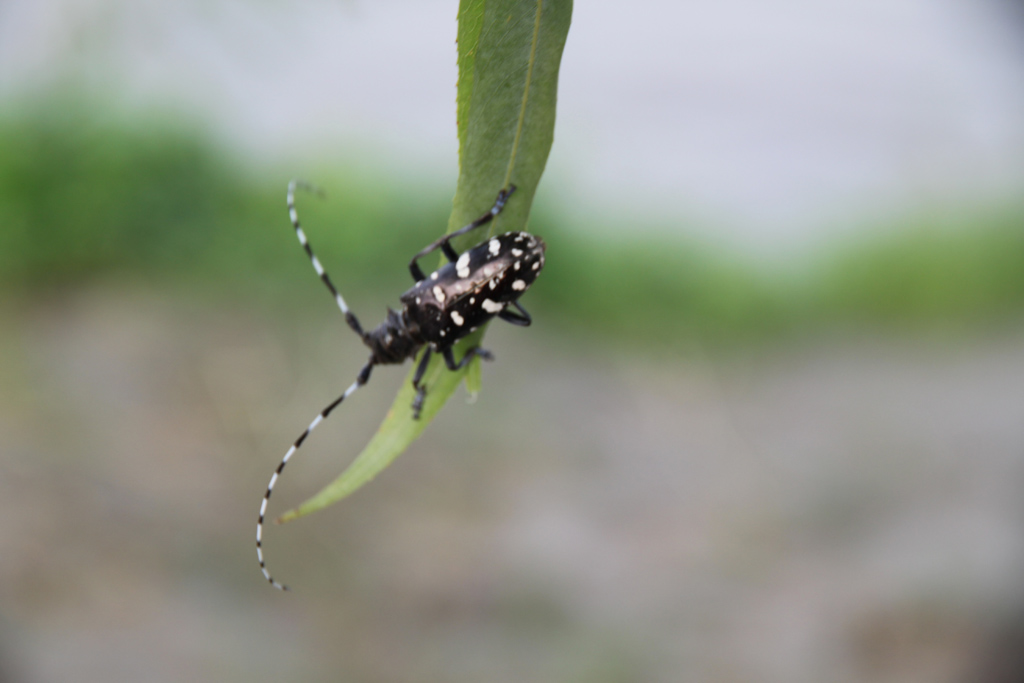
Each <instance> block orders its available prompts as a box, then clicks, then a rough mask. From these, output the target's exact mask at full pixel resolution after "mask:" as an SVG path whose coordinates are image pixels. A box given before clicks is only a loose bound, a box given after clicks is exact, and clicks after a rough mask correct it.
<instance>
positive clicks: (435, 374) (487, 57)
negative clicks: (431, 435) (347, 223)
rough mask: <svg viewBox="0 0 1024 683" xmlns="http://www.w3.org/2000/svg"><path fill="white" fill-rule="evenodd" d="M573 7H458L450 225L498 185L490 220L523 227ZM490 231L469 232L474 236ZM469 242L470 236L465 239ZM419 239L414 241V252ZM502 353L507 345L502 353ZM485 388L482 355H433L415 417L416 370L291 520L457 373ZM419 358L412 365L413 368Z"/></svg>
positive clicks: (392, 443)
mask: <svg viewBox="0 0 1024 683" xmlns="http://www.w3.org/2000/svg"><path fill="white" fill-rule="evenodd" d="M571 15H572V1H571V0H462V2H461V3H460V6H459V29H458V41H459V85H458V97H457V117H458V122H457V123H458V134H459V181H458V186H457V188H456V191H455V199H454V201H453V207H452V214H451V218H450V219H449V221H448V231H449V232H451V231H453V230H456V229H458V228H460V227H462V226H463V225H466V224H467V223H469V222H471V221H472V220H473V219H475V218H476V217H478V216H480V215H481V214H483V213H484V212H485V211H486V210H487V209H488V208H490V206H491V204H493V202H494V197H495V195H497V193H498V190H500V189H501V188H503V187H507V186H508V185H509V184H514V185H515V186H516V187H517V190H516V193H515V194H514V195H513V197H512V198H511V199H510V200H509V203H508V205H507V206H506V207H505V210H504V211H503V212H502V213H501V215H499V216H498V217H497V218H496V219H495V220H494V221H493V222H492V224H491V226H490V230H489V234H494V233H497V232H505V231H508V230H522V229H525V228H526V223H527V220H528V218H529V215H530V207H531V205H532V204H533V197H534V193H535V192H536V190H537V184H538V183H539V182H540V177H541V174H542V173H543V172H544V165H545V164H546V163H547V158H548V152H549V151H550V150H551V142H552V139H553V137H554V126H555V101H556V95H557V91H558V68H559V64H560V63H561V59H562V49H563V47H564V46H565V38H566V35H567V34H568V31H569V21H570V18H571ZM483 238H484V235H483V234H475V235H467V236H466V238H464V239H465V242H466V243H467V244H473V243H476V242H478V241H480V240H481V239H483ZM457 247H458V248H459V249H460V250H461V249H464V248H466V244H459V245H457ZM417 248H418V246H417V245H410V249H409V252H410V254H412V253H414V252H415V251H416V249H417ZM483 334H484V329H480V330H478V331H477V332H475V333H474V334H472V335H470V336H469V337H467V338H465V339H463V340H462V341H461V342H459V344H458V345H456V347H455V357H456V359H459V358H461V357H462V356H463V354H464V353H465V352H466V349H468V348H470V347H472V346H475V345H478V344H479V343H480V340H481V339H482V338H483ZM498 355H500V354H498ZM470 369H472V370H473V372H474V373H477V376H471V377H469V378H467V379H468V383H467V384H468V386H469V388H470V390H471V391H473V390H478V389H479V383H480V382H479V377H478V373H479V363H478V362H476V361H474V362H473V363H470V364H469V366H468V367H467V368H464V369H463V370H461V371H459V372H450V371H449V370H448V369H447V368H445V366H444V361H443V359H441V358H440V357H439V356H438V354H435V355H434V357H433V359H432V361H431V364H430V366H429V368H428V369H427V373H426V375H425V376H424V381H425V383H426V385H427V387H428V393H427V399H426V402H425V403H424V405H423V413H422V415H421V417H420V419H419V420H414V419H413V418H412V409H411V406H412V401H413V398H414V395H415V391H414V390H413V388H412V371H410V373H409V377H408V378H407V379H406V382H405V383H404V384H403V385H402V388H401V389H400V390H399V392H398V396H397V397H396V398H395V402H394V404H393V405H392V406H391V409H390V410H389V411H388V414H387V416H386V417H385V418H384V422H383V423H382V424H381V426H380V429H379V430H378V431H377V433H376V435H374V437H373V438H372V439H371V440H370V443H369V444H367V446H366V448H365V449H364V450H363V452H362V453H360V454H359V456H358V457H357V458H356V459H355V460H354V461H353V462H352V464H351V465H349V467H348V468H347V469H346V470H345V471H344V472H342V473H341V475H340V476H339V477H338V478H337V479H335V480H334V481H333V482H331V483H330V484H329V485H328V486H327V487H326V488H324V489H323V490H322V491H321V492H320V493H318V494H317V495H315V496H314V497H312V498H310V499H309V500H307V501H306V502H305V503H303V504H302V505H300V506H299V507H297V508H295V509H294V510H291V511H289V512H287V513H285V514H284V515H283V516H282V517H281V519H280V521H289V520H292V519H296V518H298V517H301V516H303V515H306V514H309V513H310V512H314V511H316V510H319V509H321V508H324V507H327V506H328V505H331V504H332V503H335V502H337V501H339V500H341V499H342V498H344V497H346V496H348V495H349V494H351V493H352V492H353V491H355V490H357V489H358V488H359V487H361V486H362V485H363V484H365V483H366V482H368V481H370V480H371V479H372V478H373V477H375V476H376V475H377V474H378V473H379V472H380V471H381V470H383V469H384V468H385V467H387V466H388V465H389V464H390V463H391V461H392V460H394V459H395V458H396V457H398V455H399V454H401V453H402V451H404V450H405V449H406V448H407V447H408V445H409V444H410V443H412V442H413V441H414V440H415V439H416V438H417V437H418V436H419V435H420V434H421V433H422V432H423V430H424V429H425V428H426V426H427V425H428V424H429V423H430V421H431V420H432V419H433V418H434V416H435V415H436V414H437V413H438V411H439V410H440V409H441V407H442V406H443V405H444V404H445V402H446V401H447V400H448V398H449V397H450V396H451V395H452V393H454V391H455V389H456V388H457V387H458V385H459V382H460V381H461V380H462V379H463V377H464V376H465V375H466V373H467V371H468V370H470ZM414 370H415V365H413V371H414Z"/></svg>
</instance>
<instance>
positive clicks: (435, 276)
mask: <svg viewBox="0 0 1024 683" xmlns="http://www.w3.org/2000/svg"><path fill="white" fill-rule="evenodd" d="M430 279H431V280H436V279H437V271H436V270H435V271H434V272H433V273H431V274H430Z"/></svg>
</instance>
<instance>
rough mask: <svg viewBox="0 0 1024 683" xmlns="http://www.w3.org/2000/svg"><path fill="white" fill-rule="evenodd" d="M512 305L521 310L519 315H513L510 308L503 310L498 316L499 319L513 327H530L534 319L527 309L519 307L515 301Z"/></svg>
mask: <svg viewBox="0 0 1024 683" xmlns="http://www.w3.org/2000/svg"><path fill="white" fill-rule="evenodd" d="M512 305H513V306H515V307H516V308H518V309H519V313H513V312H512V311H510V310H508V308H503V309H502V310H501V313H499V314H498V317H499V318H501V319H502V320H504V321H505V322H507V323H512V324H513V325H519V326H520V327H529V326H530V323H532V322H533V318H531V317H530V314H529V313H527V312H526V309H525V308H523V307H522V306H520V305H519V302H518V301H513V302H512ZM520 314H521V315H520Z"/></svg>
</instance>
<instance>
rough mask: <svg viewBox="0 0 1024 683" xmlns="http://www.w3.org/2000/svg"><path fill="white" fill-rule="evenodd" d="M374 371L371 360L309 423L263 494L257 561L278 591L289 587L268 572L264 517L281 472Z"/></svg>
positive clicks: (257, 535)
mask: <svg viewBox="0 0 1024 683" xmlns="http://www.w3.org/2000/svg"><path fill="white" fill-rule="evenodd" d="M372 369H373V361H372V360H371V361H370V362H369V363H367V364H366V366H365V367H364V368H363V369H362V370H360V371H359V376H358V377H356V381H355V382H353V383H352V386H350V387H349V388H348V389H346V390H345V393H344V394H342V395H341V396H339V397H338V398H336V399H335V400H334V401H333V402H332V403H331V404H330V405H328V406H327V407H326V408H324V409H323V410H321V411H320V414H319V415H317V416H316V418H314V419H313V421H312V422H310V423H309V426H308V427H306V431H304V432H302V435H301V436H299V438H298V439H296V440H295V443H293V444H292V445H291V448H289V449H288V452H287V453H285V454H284V457H283V458H281V463H280V464H279V465H278V466H277V469H276V470H274V474H273V476H272V477H270V483H269V484H267V492H266V493H264V494H263V502H261V503H260V518H259V521H258V522H256V559H257V560H259V563H260V571H262V572H263V576H264V577H265V578H266V579H267V581H269V582H270V585H271V586H273V587H274V588H277V589H278V590H283V591H286V590H288V586H286V585H284V584H283V583H279V582H278V581H276V580H275V579H274V577H273V576H271V575H270V572H269V571H268V570H267V563H266V562H265V561H264V559H263V517H264V515H266V513H267V504H268V503H269V502H270V494H272V493H273V492H274V486H275V485H276V484H277V479H278V477H280V476H281V472H282V471H284V466H285V465H287V464H288V461H289V460H291V457H292V456H293V455H295V451H297V450H299V446H301V445H302V442H303V441H305V440H306V437H307V436H309V434H310V432H312V431H313V430H314V429H316V428H317V425H319V424H320V423H321V422H323V421H324V420H325V419H327V416H328V415H330V414H331V411H332V410H334V409H335V408H337V407H338V406H339V405H341V402H342V401H344V400H345V399H346V398H348V397H349V396H351V395H352V394H354V393H355V392H356V390H357V389H358V388H359V387H361V386H363V385H364V384H366V382H367V381H369V379H370V371H371V370H372Z"/></svg>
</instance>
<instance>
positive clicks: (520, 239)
mask: <svg viewBox="0 0 1024 683" xmlns="http://www.w3.org/2000/svg"><path fill="white" fill-rule="evenodd" d="M524 239H526V238H525V237H523V233H519V235H518V236H517V237H516V242H522V241H523V240H524Z"/></svg>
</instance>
